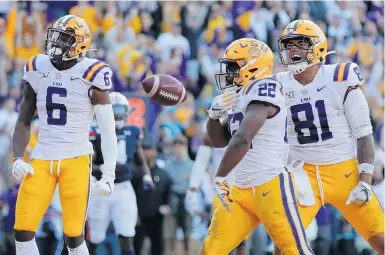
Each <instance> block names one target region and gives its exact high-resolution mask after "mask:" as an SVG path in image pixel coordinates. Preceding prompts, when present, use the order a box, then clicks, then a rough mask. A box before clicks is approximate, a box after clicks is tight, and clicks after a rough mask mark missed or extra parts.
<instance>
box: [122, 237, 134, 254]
mask: <svg viewBox="0 0 385 255" xmlns="http://www.w3.org/2000/svg"><path fill="white" fill-rule="evenodd" d="M118 239H119V244H120V248H121V249H122V250H123V251H133V250H134V238H133V237H125V236H122V235H119V236H118Z"/></svg>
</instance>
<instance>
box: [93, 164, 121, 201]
mask: <svg viewBox="0 0 385 255" xmlns="http://www.w3.org/2000/svg"><path fill="white" fill-rule="evenodd" d="M103 168H104V167H103V165H100V171H101V172H102V178H101V179H100V180H99V181H97V182H95V183H94V184H93V187H92V195H98V196H109V195H111V193H112V192H113V191H114V180H115V169H114V171H111V169H110V170H108V169H103Z"/></svg>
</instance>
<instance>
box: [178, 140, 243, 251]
mask: <svg viewBox="0 0 385 255" xmlns="http://www.w3.org/2000/svg"><path fill="white" fill-rule="evenodd" d="M224 153H225V149H224V148H214V147H213V146H212V145H211V143H210V140H209V138H208V136H207V134H205V136H204V138H203V144H202V145H200V146H199V147H198V151H197V155H196V157H195V161H194V166H193V168H192V170H191V176H190V183H189V186H190V187H189V189H188V191H187V193H186V199H185V200H186V202H185V204H186V210H187V211H188V212H189V213H190V214H191V215H197V214H198V213H199V212H200V208H201V203H202V201H201V196H200V194H199V192H198V191H199V188H200V186H201V183H202V181H203V178H204V176H205V171H206V169H207V167H208V164H209V163H210V161H211V162H212V163H213V165H214V168H215V169H218V168H219V164H220V163H221V160H222V157H223V154H224ZM210 176H212V175H210ZM226 180H227V183H228V184H229V187H231V186H232V183H233V178H232V173H230V174H228V175H227V176H226ZM219 205H220V201H219V198H218V196H215V197H214V200H213V202H212V206H211V212H212V213H214V211H215V209H216V208H217V207H218V206H219ZM246 239H247V237H246ZM246 253H247V247H246V240H244V241H242V242H241V243H240V244H239V245H238V246H237V248H236V253H235V254H236V255H242V254H246Z"/></svg>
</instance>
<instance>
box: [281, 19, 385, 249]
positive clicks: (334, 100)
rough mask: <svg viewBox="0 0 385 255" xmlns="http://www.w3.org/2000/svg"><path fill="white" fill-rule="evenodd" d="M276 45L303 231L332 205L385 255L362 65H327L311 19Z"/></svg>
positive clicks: (285, 33) (296, 25)
mask: <svg viewBox="0 0 385 255" xmlns="http://www.w3.org/2000/svg"><path fill="white" fill-rule="evenodd" d="M278 44H279V55H280V59H281V61H282V63H283V65H284V66H286V67H287V68H288V69H289V70H290V71H288V72H283V73H278V74H277V75H276V79H277V80H279V81H280V82H281V83H282V84H284V91H285V96H286V104H287V109H288V141H289V144H290V155H291V158H292V164H293V167H292V169H295V174H294V175H295V176H294V178H295V179H296V176H297V177H298V180H304V181H302V182H301V184H300V185H297V187H299V189H300V188H301V189H302V191H303V192H300V193H303V199H300V200H299V202H300V204H302V205H303V206H301V207H300V213H301V216H302V221H303V223H304V226H305V227H306V226H308V225H309V224H310V222H311V221H312V219H313V218H314V217H315V215H316V214H317V212H318V210H319V208H320V207H321V206H322V205H324V204H327V203H329V204H332V205H333V206H335V207H336V208H337V209H338V210H339V211H340V212H341V213H342V214H343V215H344V217H345V218H346V219H347V220H348V221H349V223H350V224H351V225H352V226H353V227H354V228H355V229H356V230H357V231H358V232H359V233H360V234H361V235H362V236H363V238H365V240H367V241H368V242H369V243H370V244H371V246H372V247H373V248H374V249H375V250H376V251H377V252H378V253H380V254H384V212H383V210H382V208H381V206H380V203H379V201H378V199H377V198H376V197H375V196H373V192H372V187H371V182H372V174H373V169H374V166H373V160H374V142H373V137H372V126H371V123H370V117H369V108H368V104H367V101H366V98H365V95H364V94H363V92H362V91H361V89H360V85H361V84H362V83H363V82H364V78H363V77H362V75H361V73H360V71H359V69H358V66H357V64H355V63H339V64H333V65H324V62H325V56H326V55H327V54H329V53H328V52H327V50H328V43H327V38H326V37H325V34H324V33H323V32H322V30H321V29H320V28H319V27H318V26H317V25H316V24H314V23H313V22H312V21H309V20H296V21H293V22H291V23H290V24H289V25H288V26H287V27H286V28H285V29H284V31H283V33H282V36H281V38H280V39H279V41H278ZM303 177H305V178H303ZM309 180H310V182H309ZM306 183H308V185H305V184H306ZM305 186H308V189H306V188H305ZM310 186H311V188H310ZM299 191H300V190H299ZM309 191H310V192H309Z"/></svg>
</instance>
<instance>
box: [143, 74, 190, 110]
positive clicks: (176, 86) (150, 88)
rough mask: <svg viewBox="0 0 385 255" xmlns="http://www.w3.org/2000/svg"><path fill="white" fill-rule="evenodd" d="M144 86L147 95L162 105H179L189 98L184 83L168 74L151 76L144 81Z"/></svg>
mask: <svg viewBox="0 0 385 255" xmlns="http://www.w3.org/2000/svg"><path fill="white" fill-rule="evenodd" d="M142 86H143V89H144V91H145V92H146V94H147V96H148V97H149V98H151V100H153V101H154V102H156V103H158V104H161V105H165V106H171V105H177V104H180V103H182V102H184V101H186V99H187V93H186V89H185V88H184V86H183V85H182V83H181V82H180V81H178V80H177V79H176V78H174V77H172V76H170V75H167V74H156V75H153V76H149V77H147V78H146V79H144V80H143V81H142Z"/></svg>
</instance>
